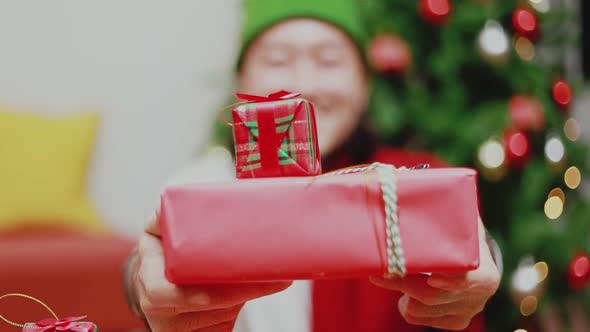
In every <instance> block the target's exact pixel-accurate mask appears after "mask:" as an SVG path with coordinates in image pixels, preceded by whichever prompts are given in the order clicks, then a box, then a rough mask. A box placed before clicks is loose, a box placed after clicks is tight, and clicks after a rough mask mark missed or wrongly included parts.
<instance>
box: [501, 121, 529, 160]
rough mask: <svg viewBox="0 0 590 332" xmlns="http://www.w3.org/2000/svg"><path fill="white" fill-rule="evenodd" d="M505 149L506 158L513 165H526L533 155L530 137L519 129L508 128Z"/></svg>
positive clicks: (505, 136)
mask: <svg viewBox="0 0 590 332" xmlns="http://www.w3.org/2000/svg"><path fill="white" fill-rule="evenodd" d="M504 150H505V151H506V160H507V161H508V164H509V165H510V166H512V167H517V168H520V167H524V166H525V165H526V164H527V163H528V161H529V159H530V157H531V143H530V141H529V138H528V137H527V136H526V135H525V134H524V133H523V132H522V131H519V130H507V131H506V132H505V133H504Z"/></svg>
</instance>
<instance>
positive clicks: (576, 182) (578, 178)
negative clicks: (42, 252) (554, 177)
mask: <svg viewBox="0 0 590 332" xmlns="http://www.w3.org/2000/svg"><path fill="white" fill-rule="evenodd" d="M563 178H564V181H565V185H566V186H568V188H570V189H576V188H578V187H579V186H580V183H581V182H582V174H581V173H580V170H579V169H578V168H577V167H575V166H572V167H570V168H568V169H567V171H565V175H564V176H563Z"/></svg>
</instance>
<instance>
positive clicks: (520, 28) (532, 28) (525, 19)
mask: <svg viewBox="0 0 590 332" xmlns="http://www.w3.org/2000/svg"><path fill="white" fill-rule="evenodd" d="M512 25H513V26H514V30H516V32H517V33H519V34H521V35H523V36H525V37H527V38H529V39H532V40H534V39H536V38H537V36H538V33H539V24H538V22H537V17H536V16H535V14H534V13H533V12H531V11H530V10H528V9H525V8H519V9H517V10H515V11H514V14H512Z"/></svg>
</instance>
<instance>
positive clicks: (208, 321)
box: [173, 304, 242, 331]
mask: <svg viewBox="0 0 590 332" xmlns="http://www.w3.org/2000/svg"><path fill="white" fill-rule="evenodd" d="M241 309H242V304H241V305H237V306H235V307H232V308H228V309H219V310H210V311H201V312H187V313H183V314H180V315H177V316H174V317H173V321H174V323H173V327H174V331H195V330H200V329H204V328H208V327H213V326H216V325H219V324H223V323H232V322H234V321H235V320H236V318H237V317H238V314H239V313H240V310H241Z"/></svg>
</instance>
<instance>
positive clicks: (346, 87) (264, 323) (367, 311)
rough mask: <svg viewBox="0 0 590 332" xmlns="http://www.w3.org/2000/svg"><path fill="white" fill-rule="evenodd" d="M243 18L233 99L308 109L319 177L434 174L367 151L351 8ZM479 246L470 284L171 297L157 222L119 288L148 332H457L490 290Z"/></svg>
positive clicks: (286, 10)
mask: <svg viewBox="0 0 590 332" xmlns="http://www.w3.org/2000/svg"><path fill="white" fill-rule="evenodd" d="M246 14H247V16H246V20H245V25H244V28H243V44H242V48H241V52H240V56H239V59H238V74H237V85H238V89H239V91H240V92H245V93H251V94H260V95H264V94H268V93H270V92H274V91H277V90H280V89H286V90H290V91H296V92H300V93H302V94H303V97H305V98H307V99H309V100H311V101H312V102H313V103H314V105H315V106H316V112H317V114H316V117H317V121H318V135H319V143H320V150H321V152H322V156H323V157H324V165H325V166H326V167H325V168H327V169H333V168H338V167H345V166H350V165H351V164H357V163H362V162H371V161H381V162H387V163H392V164H396V165H398V166H401V165H409V166H412V165H415V164H418V163H424V162H426V163H430V164H433V165H434V166H436V165H441V164H442V162H441V161H439V160H438V159H437V158H436V157H435V156H432V155H430V154H427V153H414V152H408V151H402V150H394V149H389V148H382V147H379V146H378V145H377V144H376V143H375V142H374V141H372V140H370V139H369V138H370V135H368V130H367V129H368V128H367V126H366V121H365V120H366V111H367V109H368V106H369V105H368V104H369V95H370V74H369V72H368V69H367V66H366V61H365V59H364V51H363V49H364V44H365V42H366V38H367V36H366V34H365V31H364V25H363V22H362V19H361V17H360V13H359V8H358V6H357V4H356V3H355V2H354V0H325V1H318V0H297V1H281V0H252V1H248V2H247V3H246ZM221 137H224V139H222V141H223V142H229V141H230V140H231V138H230V136H229V135H226V136H223V135H221ZM457 208H461V207H460V206H457ZM479 237H480V260H481V266H480V267H479V268H478V269H477V270H475V271H471V272H469V273H460V274H435V275H432V276H426V275H414V276H407V277H405V278H403V279H394V280H385V279H383V278H378V277H376V278H372V279H371V282H369V281H368V280H344V281H321V282H313V283H312V282H306V281H296V282H294V283H293V285H291V283H285V282H272V283H264V284H254V285H252V284H248V285H213V286H211V285H195V286H193V287H186V288H179V287H176V286H174V285H172V284H170V283H169V282H168V281H167V280H166V279H165V277H164V262H163V257H162V248H161V244H160V233H159V227H158V223H157V218H156V220H154V221H153V222H152V223H151V225H150V226H149V227H148V228H147V230H146V233H145V234H144V235H143V236H142V238H141V241H140V245H139V250H138V252H137V253H135V254H134V255H132V256H131V259H130V263H129V265H128V273H127V277H128V286H127V288H128V290H129V293H130V294H129V295H130V299H131V302H132V307H133V308H134V309H135V311H136V312H137V313H138V314H139V315H141V316H142V317H145V319H146V321H147V322H148V324H149V325H150V327H151V328H152V330H153V331H156V332H165V331H232V330H234V331H239V332H242V331H256V332H266V331H268V332H270V331H294V332H295V331H302V332H306V331H314V332H330V331H338V332H342V331H344V332H346V331H368V332H371V331H375V332H378V331H393V330H395V331H424V328H423V326H430V327H436V328H444V329H453V330H458V329H463V328H465V327H467V326H468V325H469V323H470V321H471V320H472V318H473V317H474V316H475V315H476V314H477V313H479V312H480V311H481V310H482V309H483V307H484V305H485V303H486V302H487V300H488V299H489V297H490V296H491V295H492V294H494V292H495V291H496V289H497V287H498V284H499V281H500V272H499V269H498V268H497V266H496V264H495V263H494V260H493V255H492V251H494V250H490V245H488V243H490V244H491V243H492V242H491V241H487V239H486V232H485V229H484V228H483V225H482V223H481V221H480V222H479ZM495 252H497V251H495ZM289 286H290V287H289ZM273 293H277V294H274V295H271V296H267V295H270V294H273ZM265 296H267V297H265ZM263 297H264V298H263ZM254 299H256V300H254ZM396 303H397V305H395V304H396ZM244 304H246V305H245V307H243V306H244ZM396 306H397V308H396ZM236 321H237V322H236Z"/></svg>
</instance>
